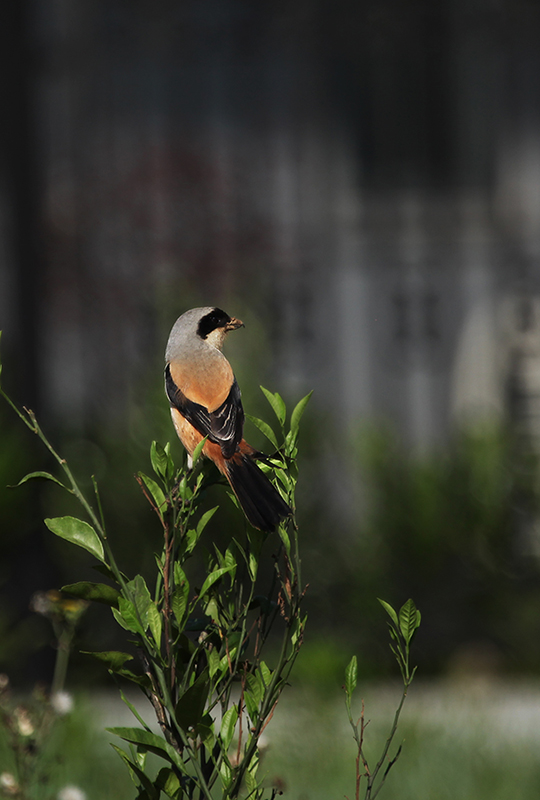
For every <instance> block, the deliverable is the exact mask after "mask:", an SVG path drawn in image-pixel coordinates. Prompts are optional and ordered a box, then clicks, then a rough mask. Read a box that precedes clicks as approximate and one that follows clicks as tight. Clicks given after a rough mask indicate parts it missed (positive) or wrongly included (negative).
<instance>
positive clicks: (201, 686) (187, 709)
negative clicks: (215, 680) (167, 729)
mask: <svg viewBox="0 0 540 800" xmlns="http://www.w3.org/2000/svg"><path fill="white" fill-rule="evenodd" d="M209 691H210V680H209V678H208V671H207V670H206V669H205V670H203V671H202V673H201V674H200V675H199V677H198V678H197V680H196V681H195V683H194V684H193V685H192V686H190V687H189V689H187V690H186V691H185V692H184V694H183V695H182V696H181V697H180V699H179V700H178V702H177V704H176V709H175V712H176V719H177V721H178V724H179V725H181V726H182V728H183V729H184V730H185V731H187V730H188V729H189V728H194V727H195V726H196V725H198V724H199V723H200V722H201V721H202V718H203V716H204V707H205V705H206V701H207V699H208V693H209Z"/></svg>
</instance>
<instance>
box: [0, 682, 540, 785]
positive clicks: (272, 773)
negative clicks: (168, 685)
mask: <svg viewBox="0 0 540 800" xmlns="http://www.w3.org/2000/svg"><path fill="white" fill-rule="evenodd" d="M399 695H400V687H399V684H398V683H395V684H392V683H386V684H366V685H364V686H360V687H359V688H358V689H357V698H356V699H357V713H359V712H360V698H361V697H363V698H364V700H365V706H366V717H367V718H368V719H370V720H371V721H370V723H369V726H368V728H367V732H366V741H367V752H368V755H369V756H370V757H371V758H373V760H374V761H376V759H377V757H378V754H379V752H380V749H381V747H382V745H383V743H384V739H385V736H386V733H387V731H388V730H389V728H390V725H391V721H392V717H393V712H394V709H395V707H396V705H397V702H398V700H399ZM124 724H132V718H131V717H130V714H129V712H128V711H127V709H126V707H125V706H123V704H122V703H121V701H120V700H119V698H118V697H117V696H116V694H114V693H113V692H111V693H110V694H109V693H100V694H96V695H95V696H87V697H78V699H77V704H76V710H75V711H74V712H73V713H72V714H71V715H69V716H68V717H67V718H65V719H64V720H62V721H61V722H60V724H59V726H58V730H57V732H56V735H55V736H54V737H53V738H52V739H51V741H50V743H49V747H48V749H47V758H48V759H49V761H50V764H51V766H52V775H53V779H52V781H51V790H53V789H54V790H55V791H57V790H58V789H59V788H61V787H62V786H64V785H66V784H75V785H77V786H79V787H80V788H81V789H83V790H84V791H85V792H86V796H87V800H133V798H134V797H135V788H134V786H133V784H132V783H131V781H130V779H129V777H128V774H127V770H125V768H124V767H123V765H122V764H121V762H120V759H118V757H117V756H116V754H115V753H114V752H113V751H112V748H111V747H110V746H109V744H108V742H109V741H110V738H109V737H108V735H107V734H105V733H104V732H103V728H104V727H105V726H106V725H124ZM264 736H265V741H264V756H263V762H262V772H263V773H265V774H266V775H267V785H268V786H271V785H275V786H278V787H279V788H281V789H283V791H284V797H285V798H289V800H342V799H343V798H344V797H348V798H349V800H353V798H354V759H355V746H354V742H353V740H352V738H351V731H350V728H349V726H348V723H347V719H346V714H345V708H344V703H343V697H342V696H341V693H331V694H329V693H327V692H324V693H323V692H321V691H320V690H319V691H317V690H315V689H313V688H309V689H308V688H305V689H302V688H300V687H295V688H292V689H290V690H289V691H288V692H287V693H286V694H285V695H284V697H283V700H282V703H281V705H280V707H278V709H277V710H276V713H275V715H274V718H273V719H272V721H271V723H270V725H269V726H268V728H267V730H266V732H265V735H264ZM396 741H397V744H399V743H400V742H403V752H402V754H401V757H400V759H399V761H398V763H397V764H396V765H395V767H394V768H393V770H392V772H391V773H390V775H389V777H388V779H387V781H386V784H385V786H384V787H383V789H382V790H381V793H380V795H379V797H380V798H381V800H430V799H431V798H437V800H446V799H447V798H448V800H450V799H452V800H453V799H454V798H459V800H508V798H509V797H511V798H512V800H535V798H537V797H539V796H540V684H539V683H538V682H525V681H519V682H512V683H510V682H503V681H499V680H495V679H494V680H481V679H478V680H473V679H459V680H452V681H450V680H449V681H433V682H426V683H422V682H420V681H419V682H417V683H416V685H413V687H412V689H411V691H410V695H409V697H408V699H407V703H406V705H405V710H404V712H403V717H402V724H401V725H400V728H399V731H398V736H397V739H396ZM10 768H11V764H10V762H9V758H8V757H7V755H6V752H5V750H4V749H2V751H1V752H0V771H4V770H6V769H10ZM52 796H54V795H52ZM37 797H40V798H41V797H43V798H45V795H39V794H38V795H37ZM360 797H363V791H361V793H360Z"/></svg>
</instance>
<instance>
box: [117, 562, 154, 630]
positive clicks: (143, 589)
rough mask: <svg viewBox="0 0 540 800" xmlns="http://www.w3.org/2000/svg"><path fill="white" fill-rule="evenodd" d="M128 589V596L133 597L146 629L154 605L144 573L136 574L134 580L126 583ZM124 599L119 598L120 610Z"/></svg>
mask: <svg viewBox="0 0 540 800" xmlns="http://www.w3.org/2000/svg"><path fill="white" fill-rule="evenodd" d="M126 590H127V593H128V597H130V598H131V602H132V603H133V604H134V605H135V608H136V610H137V612H138V615H139V620H140V624H141V625H142V626H143V628H144V630H145V631H146V629H147V627H148V611H149V609H150V606H151V605H152V598H151V597H150V592H149V591H148V587H147V585H146V583H145V581H144V578H143V577H142V575H135V577H134V578H133V580H131V581H129V583H127V584H126ZM122 599H123V598H121V599H120V600H119V608H120V611H122V605H121V604H122ZM122 614H123V611H122Z"/></svg>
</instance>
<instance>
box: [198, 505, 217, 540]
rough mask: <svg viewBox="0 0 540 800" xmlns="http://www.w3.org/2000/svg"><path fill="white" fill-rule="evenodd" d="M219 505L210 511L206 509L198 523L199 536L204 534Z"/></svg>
mask: <svg viewBox="0 0 540 800" xmlns="http://www.w3.org/2000/svg"><path fill="white" fill-rule="evenodd" d="M218 508H219V506H214V508H211V509H209V511H205V512H204V514H203V515H202V517H201V518H200V520H199V522H198V523H197V538H199V536H200V535H201V534H202V532H203V531H204V529H205V528H206V526H207V525H208V523H209V522H210V520H211V519H212V517H213V516H214V514H215V513H216V511H217V510H218Z"/></svg>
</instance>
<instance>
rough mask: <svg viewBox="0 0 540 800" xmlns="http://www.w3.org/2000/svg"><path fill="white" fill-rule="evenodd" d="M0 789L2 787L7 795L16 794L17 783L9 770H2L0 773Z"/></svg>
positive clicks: (17, 789)
mask: <svg viewBox="0 0 540 800" xmlns="http://www.w3.org/2000/svg"><path fill="white" fill-rule="evenodd" d="M0 789H2V790H3V792H5V794H7V795H10V794H17V792H18V791H19V784H18V783H17V781H16V780H15V776H14V775H12V774H11V772H2V774H1V775H0Z"/></svg>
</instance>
